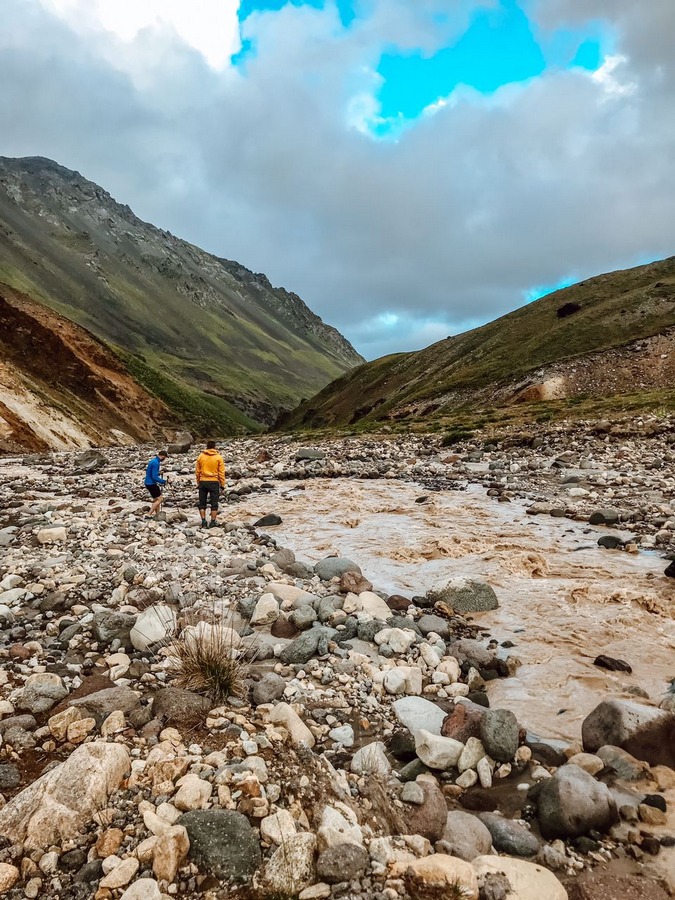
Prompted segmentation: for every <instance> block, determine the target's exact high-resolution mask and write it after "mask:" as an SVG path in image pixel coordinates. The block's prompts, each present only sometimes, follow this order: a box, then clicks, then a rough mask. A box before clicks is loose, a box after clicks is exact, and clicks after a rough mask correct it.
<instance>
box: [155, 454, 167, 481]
mask: <svg viewBox="0 0 675 900" xmlns="http://www.w3.org/2000/svg"><path fill="white" fill-rule="evenodd" d="M161 468H162V463H161V460H159V459H158V460H157V466H156V468H155V484H161V485H162V486H164V485H165V484H166V478H162V476H161V475H160V474H159V472H160V469H161Z"/></svg>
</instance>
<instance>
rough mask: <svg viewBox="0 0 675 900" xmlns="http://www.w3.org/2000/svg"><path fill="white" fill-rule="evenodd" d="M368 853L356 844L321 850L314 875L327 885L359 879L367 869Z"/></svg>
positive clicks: (336, 845)
mask: <svg viewBox="0 0 675 900" xmlns="http://www.w3.org/2000/svg"><path fill="white" fill-rule="evenodd" d="M369 861H370V858H369V856H368V851H367V850H365V849H364V848H363V847H361V846H359V845H358V844H335V845H334V846H332V847H328V848H327V849H326V850H323V851H322V852H321V853H320V854H319V857H318V859H317V861H316V874H317V876H318V877H319V878H321V880H322V881H325V882H326V883H327V884H339V883H340V882H342V881H352V879H354V878H360V876H361V875H363V873H364V872H365V871H366V869H367V868H368V864H369Z"/></svg>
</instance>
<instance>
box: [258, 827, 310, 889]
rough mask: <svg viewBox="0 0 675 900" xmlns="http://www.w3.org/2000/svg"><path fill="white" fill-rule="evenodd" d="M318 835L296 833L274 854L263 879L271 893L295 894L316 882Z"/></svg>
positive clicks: (266, 867)
mask: <svg viewBox="0 0 675 900" xmlns="http://www.w3.org/2000/svg"><path fill="white" fill-rule="evenodd" d="M315 852H316V837H315V835H313V834H312V833H311V832H304V833H303V834H296V835H293V837H291V838H289V840H288V841H286V843H285V844H282V845H281V846H280V847H279V848H278V850H275V852H274V853H273V854H272V857H271V859H270V860H269V862H268V863H267V865H266V866H265V870H264V873H263V881H264V884H265V886H266V888H267V891H268V892H269V893H278V894H281V895H283V896H289V897H294V896H297V894H298V893H299V892H300V891H304V890H305V889H306V888H308V887H310V886H311V885H313V884H314V882H315V881H316V865H315V862H314V855H315Z"/></svg>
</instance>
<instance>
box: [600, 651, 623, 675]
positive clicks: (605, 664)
mask: <svg viewBox="0 0 675 900" xmlns="http://www.w3.org/2000/svg"><path fill="white" fill-rule="evenodd" d="M593 665H594V666H598V667H599V668H601V669H609V671H610V672H627V673H628V674H629V675H630V674H631V673H632V672H633V669H632V667H631V666H630V664H629V663H627V662H626V661H625V660H623V659H613V658H612V657H611V656H605V655H604V654H601V655H600V656H596V658H595V659H594V660H593Z"/></svg>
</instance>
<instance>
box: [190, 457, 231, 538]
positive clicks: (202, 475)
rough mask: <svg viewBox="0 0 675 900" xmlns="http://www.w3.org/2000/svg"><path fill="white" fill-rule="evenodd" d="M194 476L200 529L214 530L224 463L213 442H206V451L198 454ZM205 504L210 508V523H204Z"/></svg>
mask: <svg viewBox="0 0 675 900" xmlns="http://www.w3.org/2000/svg"><path fill="white" fill-rule="evenodd" d="M195 475H196V476H197V487H198V488H199V515H200V516H201V517H202V528H215V527H216V526H217V525H218V522H217V519H218V501H219V500H220V491H221V490H222V488H224V487H225V463H224V461H223V457H222V456H221V455H220V453H218V451H217V450H216V442H215V441H208V442H207V444H206V450H203V451H202V452H201V453H200V454H199V457H198V458H197V466H196V468H195ZM207 503H208V504H209V506H210V507H211V521H210V522H207V521H206V504H207Z"/></svg>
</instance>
